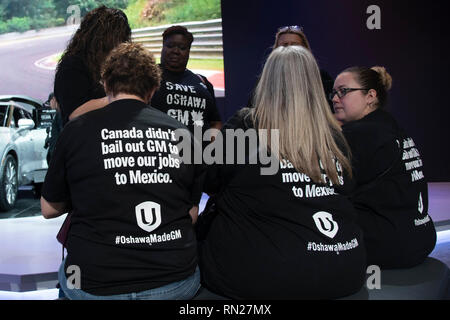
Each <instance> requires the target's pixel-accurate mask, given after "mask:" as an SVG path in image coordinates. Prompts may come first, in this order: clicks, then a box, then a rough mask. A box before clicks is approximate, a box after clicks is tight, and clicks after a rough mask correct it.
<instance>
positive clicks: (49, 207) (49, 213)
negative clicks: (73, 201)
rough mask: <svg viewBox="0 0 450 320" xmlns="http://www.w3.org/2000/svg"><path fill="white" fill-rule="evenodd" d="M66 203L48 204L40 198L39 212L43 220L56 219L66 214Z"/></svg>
mask: <svg viewBox="0 0 450 320" xmlns="http://www.w3.org/2000/svg"><path fill="white" fill-rule="evenodd" d="M66 208H67V203H65V202H48V201H47V200H45V198H44V197H41V211H42V215H43V216H44V218H45V219H53V218H57V217H59V216H60V215H62V214H64V213H66V212H67V210H66Z"/></svg>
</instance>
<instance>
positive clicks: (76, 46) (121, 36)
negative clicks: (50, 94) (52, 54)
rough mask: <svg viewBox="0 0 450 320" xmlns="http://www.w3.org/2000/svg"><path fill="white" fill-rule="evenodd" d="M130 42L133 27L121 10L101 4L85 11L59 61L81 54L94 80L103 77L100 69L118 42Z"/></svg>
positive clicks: (96, 80)
mask: <svg viewBox="0 0 450 320" xmlns="http://www.w3.org/2000/svg"><path fill="white" fill-rule="evenodd" d="M130 41H131V28H130V25H129V24H128V19H127V16H126V15H125V13H123V11H122V10H119V9H113V8H108V7H105V6H101V7H98V8H96V9H94V10H92V11H90V12H88V13H87V14H86V16H85V17H84V18H83V20H82V21H81V24H80V27H79V28H78V30H77V31H76V32H75V34H74V35H73V37H72V39H71V40H70V42H69V44H68V46H67V48H66V50H65V51H64V54H63V56H62V58H61V60H60V62H59V64H58V68H59V66H60V65H61V62H62V61H64V59H65V58H66V57H70V56H78V57H80V58H81V59H82V60H83V61H84V63H85V64H86V66H87V68H88V69H89V71H90V73H91V77H92V79H93V81H94V82H98V81H99V80H100V68H101V65H102V63H103V61H104V60H105V58H106V56H107V55H108V54H109V53H110V52H111V50H112V49H114V48H115V47H116V46H117V45H118V44H120V43H122V42H130Z"/></svg>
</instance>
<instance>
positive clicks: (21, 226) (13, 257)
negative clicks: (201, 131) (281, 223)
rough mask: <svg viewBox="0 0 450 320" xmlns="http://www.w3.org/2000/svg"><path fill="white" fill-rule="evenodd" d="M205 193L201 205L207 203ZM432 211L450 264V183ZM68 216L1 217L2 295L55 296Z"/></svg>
mask: <svg viewBox="0 0 450 320" xmlns="http://www.w3.org/2000/svg"><path fill="white" fill-rule="evenodd" d="M206 200H207V197H206V196H204V197H203V198H202V202H201V205H200V207H201V209H202V208H203V207H204V205H205V203H206ZM429 215H430V216H431V218H432V219H433V221H434V222H435V225H436V228H437V231H438V242H437V244H436V248H435V250H434V251H433V252H432V253H431V254H430V256H432V257H435V258H437V259H439V260H441V261H443V262H444V263H446V264H447V265H448V266H449V267H450V183H431V184H429ZM64 218H65V216H62V217H59V218H56V219H52V220H46V219H44V218H43V217H42V216H40V215H35V216H29V217H26V218H14V219H2V220H0V244H1V246H0V299H13V300H16V299H31V300H39V299H56V298H57V290H56V289H53V288H55V285H56V274H57V270H58V266H59V264H60V262H61V257H62V251H61V245H60V244H59V243H58V242H57V241H56V238H55V236H56V233H57V232H58V230H59V228H60V226H61V224H62V222H63V221H64Z"/></svg>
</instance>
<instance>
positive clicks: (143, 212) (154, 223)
mask: <svg viewBox="0 0 450 320" xmlns="http://www.w3.org/2000/svg"><path fill="white" fill-rule="evenodd" d="M136 220H137V224H138V226H139V227H140V228H141V229H143V230H145V231H147V232H152V231H153V230H155V229H156V228H158V227H159V225H160V224H161V206H160V205H159V204H158V203H156V202H151V201H146V202H142V203H141V204H138V205H137V206H136Z"/></svg>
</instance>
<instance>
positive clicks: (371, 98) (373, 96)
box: [366, 89, 378, 106]
mask: <svg viewBox="0 0 450 320" xmlns="http://www.w3.org/2000/svg"><path fill="white" fill-rule="evenodd" d="M366 102H367V104H368V105H369V106H374V105H376V104H377V103H378V96H377V91H376V90H374V89H370V90H369V92H367V95H366Z"/></svg>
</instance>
